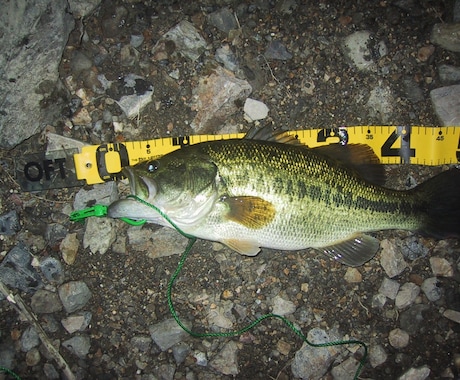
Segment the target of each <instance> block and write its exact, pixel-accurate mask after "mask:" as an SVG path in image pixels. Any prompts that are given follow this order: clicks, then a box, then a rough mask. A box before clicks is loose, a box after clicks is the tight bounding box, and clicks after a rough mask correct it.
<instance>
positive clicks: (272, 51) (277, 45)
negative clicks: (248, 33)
mask: <svg viewBox="0 0 460 380" xmlns="http://www.w3.org/2000/svg"><path fill="white" fill-rule="evenodd" d="M264 56H265V58H267V59H276V60H280V61H287V60H289V59H291V58H292V54H291V53H289V52H288V51H287V49H286V46H285V45H284V44H283V43H282V42H281V41H278V40H273V41H270V42H269V44H268V45H267V48H266V49H265V53H264Z"/></svg>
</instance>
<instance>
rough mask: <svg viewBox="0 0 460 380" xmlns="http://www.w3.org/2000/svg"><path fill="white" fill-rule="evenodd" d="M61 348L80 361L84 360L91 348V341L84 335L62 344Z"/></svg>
mask: <svg viewBox="0 0 460 380" xmlns="http://www.w3.org/2000/svg"><path fill="white" fill-rule="evenodd" d="M62 346H63V347H65V348H66V349H67V350H69V351H70V352H71V353H73V354H74V355H77V356H78V357H79V358H80V359H85V358H86V355H88V352H89V349H90V348H91V340H90V338H89V337H88V336H86V335H77V336H74V337H72V338H70V339H67V340H66V341H64V342H62Z"/></svg>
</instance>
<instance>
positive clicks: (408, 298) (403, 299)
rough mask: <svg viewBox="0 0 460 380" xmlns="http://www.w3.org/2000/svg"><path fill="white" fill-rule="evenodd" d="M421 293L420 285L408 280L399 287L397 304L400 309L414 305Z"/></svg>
mask: <svg viewBox="0 0 460 380" xmlns="http://www.w3.org/2000/svg"><path fill="white" fill-rule="evenodd" d="M419 294H420V287H419V286H417V285H415V284H414V283H413V282H406V283H405V284H404V285H403V286H401V288H400V289H399V292H398V295H397V296H396V299H395V305H396V307H397V308H398V309H404V308H406V307H408V306H410V305H412V304H413V303H414V301H415V299H416V298H417V296H418V295H419Z"/></svg>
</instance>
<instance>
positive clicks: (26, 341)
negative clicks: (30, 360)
mask: <svg viewBox="0 0 460 380" xmlns="http://www.w3.org/2000/svg"><path fill="white" fill-rule="evenodd" d="M39 344H40V338H39V337H38V334H37V331H36V330H35V329H34V328H33V327H32V326H29V327H27V328H26V329H25V330H24V332H23V334H22V336H21V350H22V351H23V352H27V351H30V350H31V349H32V348H34V347H37V346H38V345H39Z"/></svg>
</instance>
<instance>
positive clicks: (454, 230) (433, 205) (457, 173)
mask: <svg viewBox="0 0 460 380" xmlns="http://www.w3.org/2000/svg"><path fill="white" fill-rule="evenodd" d="M416 191H417V192H418V193H419V195H420V197H421V199H422V200H423V201H424V203H425V204H426V214H427V220H426V223H425V226H424V227H423V228H422V229H421V232H423V233H426V234H428V235H431V236H433V237H436V238H438V239H445V238H450V237H460V170H459V169H451V170H448V171H445V172H442V173H441V174H439V175H437V176H436V177H433V178H431V179H429V180H428V181H426V182H424V183H422V184H421V185H420V186H418V187H417V188H416Z"/></svg>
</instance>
